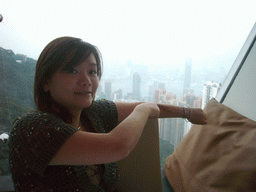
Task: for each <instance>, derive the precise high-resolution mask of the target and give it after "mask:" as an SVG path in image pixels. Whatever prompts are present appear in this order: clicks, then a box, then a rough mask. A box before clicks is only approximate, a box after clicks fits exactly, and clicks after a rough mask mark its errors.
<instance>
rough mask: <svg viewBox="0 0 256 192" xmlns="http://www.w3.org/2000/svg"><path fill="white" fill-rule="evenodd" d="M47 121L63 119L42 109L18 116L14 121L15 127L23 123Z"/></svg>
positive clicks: (58, 121)
mask: <svg viewBox="0 0 256 192" xmlns="http://www.w3.org/2000/svg"><path fill="white" fill-rule="evenodd" d="M45 122H51V123H53V122H54V123H60V122H63V121H62V119H61V118H59V117H58V116H56V115H55V114H52V113H47V112H42V111H31V112H27V113H25V114H23V115H21V116H19V117H17V118H16V120H15V121H14V122H13V127H16V126H19V125H22V124H26V125H28V124H42V123H45Z"/></svg>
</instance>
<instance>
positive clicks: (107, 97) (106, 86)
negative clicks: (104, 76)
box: [105, 79, 112, 100]
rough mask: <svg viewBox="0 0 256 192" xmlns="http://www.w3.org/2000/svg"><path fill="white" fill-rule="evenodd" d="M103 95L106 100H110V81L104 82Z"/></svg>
mask: <svg viewBox="0 0 256 192" xmlns="http://www.w3.org/2000/svg"><path fill="white" fill-rule="evenodd" d="M105 94H106V99H107V100H111V99H112V84H111V80H110V79H108V80H106V82H105Z"/></svg>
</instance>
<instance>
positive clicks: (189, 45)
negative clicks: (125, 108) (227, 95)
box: [0, 0, 256, 98]
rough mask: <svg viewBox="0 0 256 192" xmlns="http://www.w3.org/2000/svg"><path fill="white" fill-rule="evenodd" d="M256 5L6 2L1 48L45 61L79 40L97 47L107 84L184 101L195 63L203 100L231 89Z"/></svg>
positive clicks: (195, 79)
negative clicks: (154, 88)
mask: <svg viewBox="0 0 256 192" xmlns="http://www.w3.org/2000/svg"><path fill="white" fill-rule="evenodd" d="M255 7H256V2H255V1H243V2H242V1H218V0H217V1H161V0H160V1H144V0H139V1H112V0H111V1H66V0H64V1H60V0H56V1H49V0H46V1H32V0H20V1H12V0H11V1H1V7H0V14H2V15H3V21H2V22H1V24H0V31H1V32H0V33H1V38H0V46H1V47H3V48H5V49H11V50H13V51H14V52H15V53H19V54H24V55H26V56H27V57H31V58H33V59H35V60H37V58H38V56H39V54H40V52H41V50H42V49H43V48H44V47H45V45H46V44H47V43H48V42H50V41H51V40H53V39H54V38H57V37H60V36H74V37H79V38H81V39H83V40H84V41H88V42H90V43H92V44H94V45H96V46H97V47H98V48H99V49H100V51H101V53H102V56H103V62H104V71H103V78H102V89H103V88H104V82H105V81H106V80H109V79H110V80H111V82H112V91H113V92H114V91H117V90H118V89H123V92H124V93H123V94H124V95H126V94H127V93H129V92H131V91H132V75H133V73H134V72H138V73H139V75H140V76H141V96H142V98H143V97H147V94H148V87H149V85H151V84H154V82H158V83H164V84H165V87H166V91H167V92H171V93H173V94H176V95H177V96H178V97H179V96H181V95H182V90H183V84H184V73H185V72H184V69H185V64H186V61H187V60H190V61H191V68H192V72H191V88H192V89H193V90H194V93H195V94H196V95H197V96H201V93H202V90H201V89H202V85H203V84H204V83H205V82H206V81H217V82H220V83H221V82H223V81H224V79H225V76H226V75H227V73H228V71H229V69H230V67H231V66H232V64H233V62H234V60H235V58H236V56H237V54H238V53H239V51H240V49H241V47H242V46H243V43H244V42H245V40H246V38H247V36H248V34H249V32H250V30H251V28H252V27H253V25H254V23H255Z"/></svg>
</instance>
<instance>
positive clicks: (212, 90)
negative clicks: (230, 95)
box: [202, 81, 221, 108]
mask: <svg viewBox="0 0 256 192" xmlns="http://www.w3.org/2000/svg"><path fill="white" fill-rule="evenodd" d="M220 86H221V84H220V83H217V82H214V81H207V82H206V84H204V86H203V96H202V108H204V107H205V105H206V104H207V103H208V101H209V100H210V99H211V98H213V97H216V95H217V93H218V91H219V89H220Z"/></svg>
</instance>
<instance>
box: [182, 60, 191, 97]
mask: <svg viewBox="0 0 256 192" xmlns="http://www.w3.org/2000/svg"><path fill="white" fill-rule="evenodd" d="M190 84H191V59H190V58H188V59H187V61H186V65H185V77H184V87H183V88H184V89H183V94H185V93H187V92H189V88H190Z"/></svg>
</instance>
